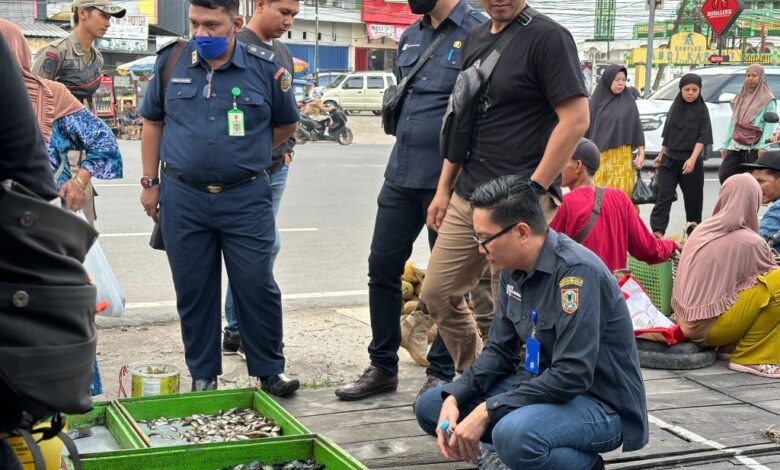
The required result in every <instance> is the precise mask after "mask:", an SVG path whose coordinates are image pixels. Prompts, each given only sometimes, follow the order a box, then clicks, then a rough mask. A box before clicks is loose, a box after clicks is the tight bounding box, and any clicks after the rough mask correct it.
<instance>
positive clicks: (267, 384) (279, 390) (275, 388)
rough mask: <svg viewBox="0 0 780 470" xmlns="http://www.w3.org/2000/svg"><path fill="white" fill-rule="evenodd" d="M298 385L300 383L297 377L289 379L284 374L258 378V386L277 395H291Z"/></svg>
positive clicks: (299, 385)
mask: <svg viewBox="0 0 780 470" xmlns="http://www.w3.org/2000/svg"><path fill="white" fill-rule="evenodd" d="M300 387H301V383H300V382H298V379H290V378H288V377H287V376H286V375H284V374H276V375H272V376H270V377H261V378H260V388H262V389H263V391H265V392H268V393H270V394H271V395H276V396H277V397H286V396H288V395H292V394H293V392H295V391H296V390H298V389H299V388H300Z"/></svg>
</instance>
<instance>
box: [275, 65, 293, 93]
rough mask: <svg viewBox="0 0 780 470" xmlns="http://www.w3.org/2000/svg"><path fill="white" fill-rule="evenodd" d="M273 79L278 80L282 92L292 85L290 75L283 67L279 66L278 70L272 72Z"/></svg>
mask: <svg viewBox="0 0 780 470" xmlns="http://www.w3.org/2000/svg"><path fill="white" fill-rule="evenodd" d="M274 80H276V81H278V82H279V89H280V90H282V91H283V92H284V91H287V90H289V89H290V87H291V86H292V75H290V72H288V71H287V69H285V68H284V67H279V70H277V71H276V73H275V74H274Z"/></svg>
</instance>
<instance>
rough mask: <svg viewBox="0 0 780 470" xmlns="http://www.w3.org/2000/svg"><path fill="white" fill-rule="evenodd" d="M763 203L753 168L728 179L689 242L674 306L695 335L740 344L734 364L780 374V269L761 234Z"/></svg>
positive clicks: (756, 372)
mask: <svg viewBox="0 0 780 470" xmlns="http://www.w3.org/2000/svg"><path fill="white" fill-rule="evenodd" d="M760 205H761V187H760V186H759V185H758V183H757V182H756V180H755V179H754V178H753V177H752V176H750V175H749V174H738V175H734V176H732V177H731V178H729V179H727V180H726V181H725V182H724V183H723V186H722V187H721V189H720V195H719V196H718V202H717V203H716V204H715V209H714V211H713V214H712V217H710V218H709V219H708V220H706V221H704V222H703V223H701V224H699V226H698V227H696V230H694V231H693V233H692V234H691V237H690V238H689V239H688V242H687V243H686V244H685V245H684V246H683V250H682V255H681V256H680V264H679V267H678V269H677V278H676V279H675V282H674V288H673V290H672V307H673V308H674V317H675V320H677V323H678V324H679V325H680V328H681V329H682V331H683V333H684V334H685V336H686V337H687V338H688V339H690V340H691V341H693V342H696V343H699V344H702V345H706V346H726V345H732V344H735V345H736V349H735V350H734V352H733V353H732V354H731V358H730V362H729V369H731V370H735V371H737V372H744V373H748V374H753V375H758V376H761V377H768V378H773V379H780V269H779V268H778V266H777V265H776V264H775V262H774V260H773V258H772V253H771V251H770V249H769V246H768V245H767V243H766V242H765V241H764V239H763V238H761V236H760V235H759V234H758V208H759V207H760Z"/></svg>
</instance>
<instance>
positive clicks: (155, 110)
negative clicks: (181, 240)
mask: <svg viewBox="0 0 780 470" xmlns="http://www.w3.org/2000/svg"><path fill="white" fill-rule="evenodd" d="M172 49H173V48H172V47H167V48H165V49H164V50H163V51H161V52H160V54H159V56H158V57H157V63H156V64H155V66H154V77H153V78H152V80H151V82H150V83H149V88H148V89H147V92H146V97H145V98H144V102H143V105H142V106H141V110H140V114H141V116H143V117H144V118H146V119H150V120H152V121H163V120H164V121H165V127H164V128H163V134H162V143H161V144H160V160H162V161H163V162H165V164H166V165H167V166H169V167H170V168H171V169H172V170H174V171H175V172H176V173H178V174H179V175H180V176H181V177H182V178H184V179H186V180H187V181H190V182H197V183H221V184H230V183H234V182H237V181H240V180H242V179H245V178H248V177H250V176H252V175H254V174H257V173H260V172H262V171H264V170H265V169H266V168H268V167H269V166H271V145H272V140H273V126H278V125H284V124H291V123H294V122H297V121H298V110H297V108H296V106H295V97H294V95H293V92H292V90H291V88H292V83H291V80H290V82H289V83H288V82H287V81H286V80H287V79H288V78H289V75H285V73H284V72H285V71H284V69H283V68H282V67H280V66H279V65H278V63H276V61H275V57H274V54H273V53H271V52H269V51H266V50H264V49H260V48H258V47H257V46H245V45H244V44H242V43H240V42H238V41H236V43H235V48H234V51H233V56H232V57H231V58H230V60H229V61H228V62H227V63H225V64H223V65H222V66H221V67H219V68H218V69H216V70H214V72H213V76H212V78H211V96H210V98H208V99H207V98H206V97H205V96H204V93H205V90H204V88H206V87H207V84H208V73H209V70H210V69H211V67H210V66H209V65H208V64H207V63H206V61H205V60H203V59H201V58H200V57H198V55H197V52H196V51H195V46H194V43H193V42H192V41H189V42H188V43H187V45H186V47H185V48H184V52H183V53H182V55H181V57H180V58H179V61H178V62H177V63H176V66H175V67H174V69H173V73H172V74H171V78H170V81H169V83H168V88H167V91H166V93H165V103H164V104H163V96H162V94H161V90H160V83H159V81H160V79H161V77H162V71H163V69H164V68H165V63H166V61H167V59H168V55H169V54H170V52H171V50H172ZM285 85H286V87H287V91H284V89H283V88H285ZM234 87H238V88H239V89H240V90H241V94H240V95H239V96H238V98H237V99H236V105H237V107H238V109H240V110H241V111H243V113H244V126H245V135H244V136H243V137H231V136H229V135H228V121H227V112H228V111H229V110H231V109H233V97H232V95H231V93H230V91H231V89H233V88H234Z"/></svg>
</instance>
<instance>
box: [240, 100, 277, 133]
mask: <svg viewBox="0 0 780 470" xmlns="http://www.w3.org/2000/svg"><path fill="white" fill-rule="evenodd" d="M236 105H237V106H238V109H240V110H241V111H242V112H243V113H244V125H245V127H246V129H247V130H251V129H255V128H257V127H258V126H263V125H268V124H269V119H270V116H271V105H270V103H269V101H268V99H266V97H265V96H263V95H262V94H261V93H258V92H255V91H246V92H242V93H241V96H240V97H239V98H238V99H237V100H236Z"/></svg>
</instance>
